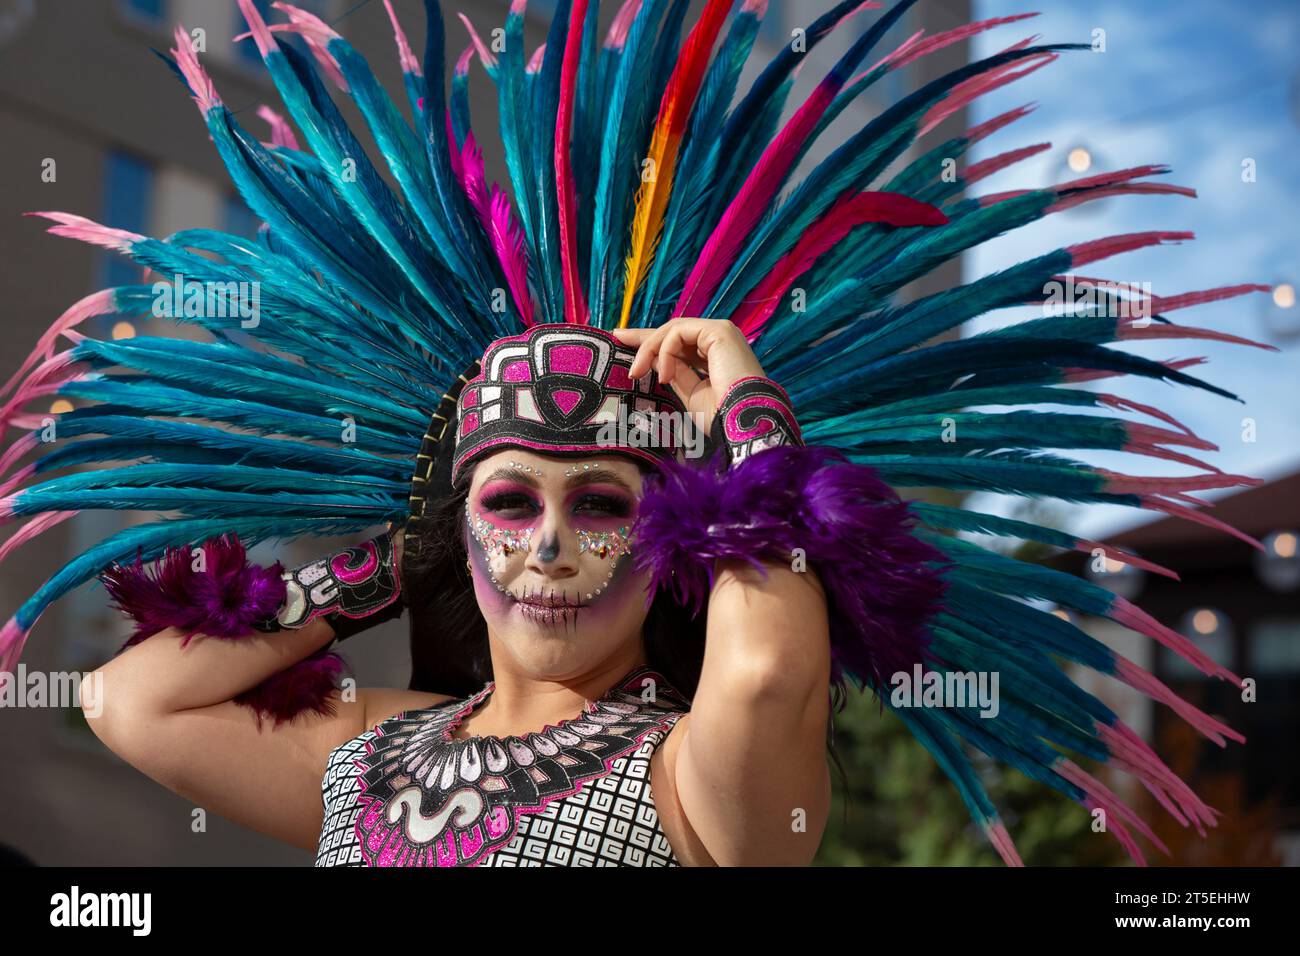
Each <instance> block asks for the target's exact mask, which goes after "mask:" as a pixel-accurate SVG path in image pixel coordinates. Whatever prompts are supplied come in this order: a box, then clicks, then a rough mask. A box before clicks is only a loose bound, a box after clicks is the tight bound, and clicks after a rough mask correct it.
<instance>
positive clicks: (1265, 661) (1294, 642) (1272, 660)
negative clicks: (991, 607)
mask: <svg viewBox="0 0 1300 956" xmlns="http://www.w3.org/2000/svg"><path fill="white" fill-rule="evenodd" d="M1250 670H1251V673H1252V674H1260V675H1263V674H1270V675H1271V674H1291V675H1295V674H1300V617H1272V618H1265V619H1263V620H1262V621H1259V622H1258V623H1257V624H1256V625H1255V627H1254V629H1253V631H1252V633H1251V635H1250Z"/></svg>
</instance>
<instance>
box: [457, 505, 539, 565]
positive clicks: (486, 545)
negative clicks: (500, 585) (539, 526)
mask: <svg viewBox="0 0 1300 956" xmlns="http://www.w3.org/2000/svg"><path fill="white" fill-rule="evenodd" d="M465 516H466V518H468V520H469V526H470V530H471V531H472V532H473V534H474V537H475V538H477V539H478V542H479V544H481V545H482V546H483V550H484V551H486V552H487V553H488V555H489V557H497V556H502V557H507V558H508V557H510V555H512V554H514V553H515V552H516V551H528V550H529V548H531V547H532V538H533V529H532V528H525V529H523V530H522V531H512V530H510V529H508V528H498V527H497V526H496V525H494V524H493V523H492V522H490V521H488V520H487V519H486V518H484V517H483V516H482V515H478V516H477V517H475V516H471V515H470V513H469V510H468V509H466V512H465ZM493 580H495V578H494V579H493Z"/></svg>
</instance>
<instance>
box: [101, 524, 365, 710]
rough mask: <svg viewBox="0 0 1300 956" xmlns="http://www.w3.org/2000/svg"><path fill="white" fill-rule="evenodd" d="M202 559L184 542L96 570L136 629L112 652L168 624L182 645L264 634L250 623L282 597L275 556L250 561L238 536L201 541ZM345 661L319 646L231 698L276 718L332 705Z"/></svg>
mask: <svg viewBox="0 0 1300 956" xmlns="http://www.w3.org/2000/svg"><path fill="white" fill-rule="evenodd" d="M201 558H202V560H200V555H199V554H194V553H192V551H191V549H190V548H168V549H166V552H165V553H164V554H163V556H162V557H161V558H159V559H158V560H157V561H156V562H155V563H154V564H153V565H152V567H149V566H146V565H145V564H144V561H143V560H142V558H141V557H140V555H139V553H138V552H137V555H136V559H135V563H134V564H133V565H123V564H118V563H117V562H114V563H113V564H111V565H109V567H108V568H107V569H105V570H104V571H103V572H102V573H101V574H100V576H99V580H100V581H101V582H102V583H103V585H104V588H105V589H106V590H107V591H108V593H109V595H110V596H111V597H112V600H113V605H114V607H116V608H117V609H118V610H119V611H121V612H122V613H123V614H125V615H126V616H127V617H129V618H131V619H132V620H133V621H135V632H134V633H133V634H132V635H131V636H130V638H128V639H127V641H126V643H125V644H123V645H122V647H121V648H120V649H119V651H118V653H119V654H120V653H121V652H122V651H124V650H126V649H127V648H128V647H131V646H133V645H135V644H138V643H140V642H141V641H143V640H145V639H146V638H149V637H151V636H152V635H154V634H157V633H158V632H159V631H161V630H164V629H166V628H169V627H174V628H177V629H178V630H180V631H181V632H182V637H181V646H182V647H184V646H185V645H186V644H188V643H189V642H190V640H191V639H192V638H193V637H194V636H195V635H196V634H203V635H205V636H207V637H213V638H218V639H221V640H243V639H246V638H264V637H265V635H264V634H262V633H261V632H258V631H254V630H253V624H255V623H258V622H261V621H265V620H267V619H268V618H271V617H274V616H275V614H276V613H277V612H278V611H279V609H280V606H281V605H282V604H283V603H284V599H285V583H284V580H283V579H282V578H281V577H280V575H281V573H282V572H283V570H284V568H283V566H282V565H281V564H280V562H278V561H277V562H276V563H275V564H274V565H272V566H271V567H269V568H267V567H262V566H261V565H257V564H249V563H248V556H247V553H246V551H245V549H244V545H243V543H242V542H240V540H239V538H238V536H237V535H234V534H225V535H221V536H220V537H214V538H209V539H208V540H207V541H205V542H204V543H203V547H202V554H201ZM346 669H347V664H346V662H345V661H344V659H343V658H342V657H340V656H339V655H338V654H333V653H330V652H329V651H327V650H325V649H324V648H322V649H321V650H319V651H317V652H316V653H315V654H313V655H311V656H310V657H307V658H305V659H304V660H301V661H298V662H297V663H295V664H293V665H291V666H289V667H287V668H285V669H284V670H282V671H280V672H278V673H276V674H272V675H271V676H270V677H268V678H267V679H266V680H264V681H263V682H262V683H260V684H258V685H257V686H256V687H253V688H251V689H249V690H246V691H244V692H243V693H242V694H240V695H239V696H237V697H235V698H234V700H235V702H236V703H238V704H242V705H244V706H246V707H250V708H252V709H253V710H254V711H256V713H257V717H258V724H259V726H260V724H261V722H262V719H263V718H270V719H273V720H274V721H275V725H276V726H279V725H280V724H282V723H285V722H287V721H290V720H292V719H293V718H294V717H295V716H297V715H298V714H300V713H303V712H304V711H311V712H314V713H318V714H323V715H328V714H330V713H332V712H333V702H332V700H331V694H332V693H333V691H334V690H335V688H336V687H337V686H338V678H339V676H340V675H341V674H342V673H343V672H344V671H345V670H346Z"/></svg>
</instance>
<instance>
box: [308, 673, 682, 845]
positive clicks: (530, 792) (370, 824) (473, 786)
mask: <svg viewBox="0 0 1300 956" xmlns="http://www.w3.org/2000/svg"><path fill="white" fill-rule="evenodd" d="M493 687H494V684H493V683H491V682H489V683H488V684H487V685H486V686H484V687H483V689H482V690H480V691H479V692H478V693H476V694H474V695H472V696H470V697H468V698H465V699H463V700H453V701H447V702H445V703H442V704H437V705H435V706H433V707H426V708H423V709H421V710H412V711H404V712H402V713H400V714H398V715H397V716H395V717H392V718H390V719H388V720H385V721H383V722H381V723H380V724H378V725H377V726H375V727H374V729H372V730H368V731H366V732H365V733H363V734H361V735H360V736H358V737H355V738H354V739H352V740H350V741H348V742H347V743H345V744H342V745H341V746H339V747H337V748H335V749H334V750H333V751H332V752H331V753H330V756H329V761H328V763H327V765H326V768H325V778H324V782H323V784H322V787H321V789H322V793H323V797H324V803H325V822H324V826H323V827H322V830H321V836H320V844H319V847H318V849H317V853H316V865H317V866H679V865H680V864H679V863H678V861H677V857H676V856H675V855H674V854H673V850H672V847H670V846H669V845H668V840H667V838H666V837H665V836H664V832H663V830H662V828H661V827H660V825H659V816H658V814H657V813H656V811H655V805H654V796H653V794H652V792H651V788H650V759H651V757H652V756H653V755H654V750H655V747H657V746H658V745H659V744H660V743H661V742H662V741H663V740H664V738H665V737H667V736H668V733H669V731H670V730H671V729H672V727H673V725H674V724H675V723H676V722H677V720H678V719H679V718H680V717H681V716H682V715H683V714H684V713H686V712H687V710H688V708H689V704H688V703H687V701H686V700H685V699H684V698H683V697H682V696H681V695H680V694H678V693H677V692H676V691H675V690H674V689H673V688H672V687H671V686H670V685H669V684H668V682H667V680H665V679H664V677H663V676H662V675H661V674H659V673H658V672H656V671H654V670H652V669H650V668H648V667H638V668H636V669H634V670H633V671H632V672H631V673H629V674H628V675H627V676H626V677H624V678H623V679H622V680H621V681H619V682H618V683H617V684H615V685H614V687H613V688H612V689H611V690H610V691H609V693H608V694H606V695H605V696H604V697H602V698H601V699H600V700H597V701H591V702H588V704H587V705H586V707H585V708H584V709H583V712H582V713H581V714H580V715H578V716H577V717H573V718H571V719H568V720H562V721H560V723H559V724H558V725H556V726H549V725H548V726H546V727H544V728H543V729H542V730H540V731H538V732H537V733H529V734H525V735H524V736H522V737H515V736H510V737H505V738H500V737H492V736H486V737H470V738H467V739H463V740H462V739H456V738H454V737H453V732H454V731H455V729H456V728H457V727H458V726H460V724H461V723H462V722H463V721H464V720H465V718H466V717H467V716H468V715H469V714H470V713H472V712H473V711H474V710H475V709H476V708H478V707H479V706H480V705H481V704H482V703H483V702H484V701H485V700H486V699H487V697H488V695H490V694H491V693H492V690H493Z"/></svg>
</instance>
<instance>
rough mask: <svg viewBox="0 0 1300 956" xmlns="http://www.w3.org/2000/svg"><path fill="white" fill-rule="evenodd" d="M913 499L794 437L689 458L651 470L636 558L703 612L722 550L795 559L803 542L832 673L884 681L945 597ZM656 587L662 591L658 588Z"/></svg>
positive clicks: (917, 656)
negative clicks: (789, 442) (730, 459)
mask: <svg viewBox="0 0 1300 956" xmlns="http://www.w3.org/2000/svg"><path fill="white" fill-rule="evenodd" d="M913 521H914V518H913V516H912V514H911V512H910V510H909V509H908V507H907V504H906V503H905V502H903V501H902V500H900V499H899V497H898V495H897V494H896V493H895V492H894V490H893V489H892V488H890V487H889V486H888V485H887V484H885V483H884V482H883V481H882V480H881V479H880V478H879V476H878V475H877V474H876V472H875V471H874V470H872V469H871V468H868V467H866V466H864V465H855V464H851V463H850V462H849V461H848V460H847V459H846V458H845V457H844V455H843V454H842V453H840V452H838V451H836V450H834V449H830V448H804V447H798V446H786V447H779V448H769V449H766V450H764V451H761V452H759V453H757V454H754V455H751V456H750V457H749V458H747V459H745V460H744V461H742V462H741V463H740V464H739V465H736V466H734V467H733V468H731V469H730V470H727V469H726V468H725V458H723V457H722V456H721V455H720V456H718V457H717V458H716V459H715V460H714V462H713V463H712V464H707V465H704V466H703V467H689V466H687V465H682V464H678V463H676V462H663V463H661V464H660V470H659V473H658V474H657V475H654V476H651V477H650V478H648V479H647V482H646V488H645V492H644V495H643V497H642V501H641V507H640V513H639V515H638V518H637V524H636V545H635V547H634V549H633V560H634V562H635V563H636V566H637V567H638V568H639V569H641V570H651V571H653V578H654V589H653V590H654V591H658V590H659V589H664V590H667V591H669V592H670V593H672V594H673V595H674V596H675V597H676V599H677V600H678V601H679V602H681V603H682V604H684V605H687V606H689V607H691V608H693V610H694V612H695V613H696V614H698V613H699V611H700V610H701V608H702V607H703V606H704V603H705V600H706V598H707V597H708V594H709V592H710V590H711V589H712V586H713V568H714V564H715V562H716V561H718V560H720V559H742V560H745V561H749V562H750V563H751V564H753V565H755V566H756V567H758V568H759V569H760V570H762V569H763V562H764V561H771V562H773V563H778V564H788V563H790V562H791V561H792V553H793V552H794V551H795V549H802V551H803V553H804V554H805V555H806V556H807V560H808V566H809V567H810V568H812V569H813V570H814V571H815V572H816V573H817V576H818V578H819V579H820V581H821V583H822V585H823V587H824V588H825V590H826V594H827V599H828V602H829V605H830V606H829V608H828V610H829V614H830V631H831V653H832V680H833V682H834V683H835V684H836V685H838V686H839V687H840V689H841V690H842V689H843V683H844V677H845V675H846V674H847V676H849V677H850V678H852V679H853V681H854V682H855V683H856V684H857V685H858V686H859V688H861V687H862V686H864V684H866V683H870V684H871V686H873V687H875V688H880V687H887V686H888V678H889V676H890V675H891V674H894V673H896V672H898V671H910V670H911V668H912V665H913V664H915V663H919V662H924V661H925V660H926V659H927V650H928V647H929V640H930V636H929V627H928V625H929V622H930V620H931V619H932V617H933V616H934V615H935V614H936V613H937V612H938V611H939V610H940V609H941V607H942V597H943V592H944V587H945V585H944V578H943V571H944V567H945V566H946V564H947V562H946V559H945V557H944V555H943V554H941V553H940V552H939V551H938V550H936V549H935V548H933V547H932V546H931V545H929V544H927V543H925V542H924V541H922V540H920V539H919V538H917V537H916V536H915V535H914V534H913V533H912V526H913ZM652 593H653V592H652Z"/></svg>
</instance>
